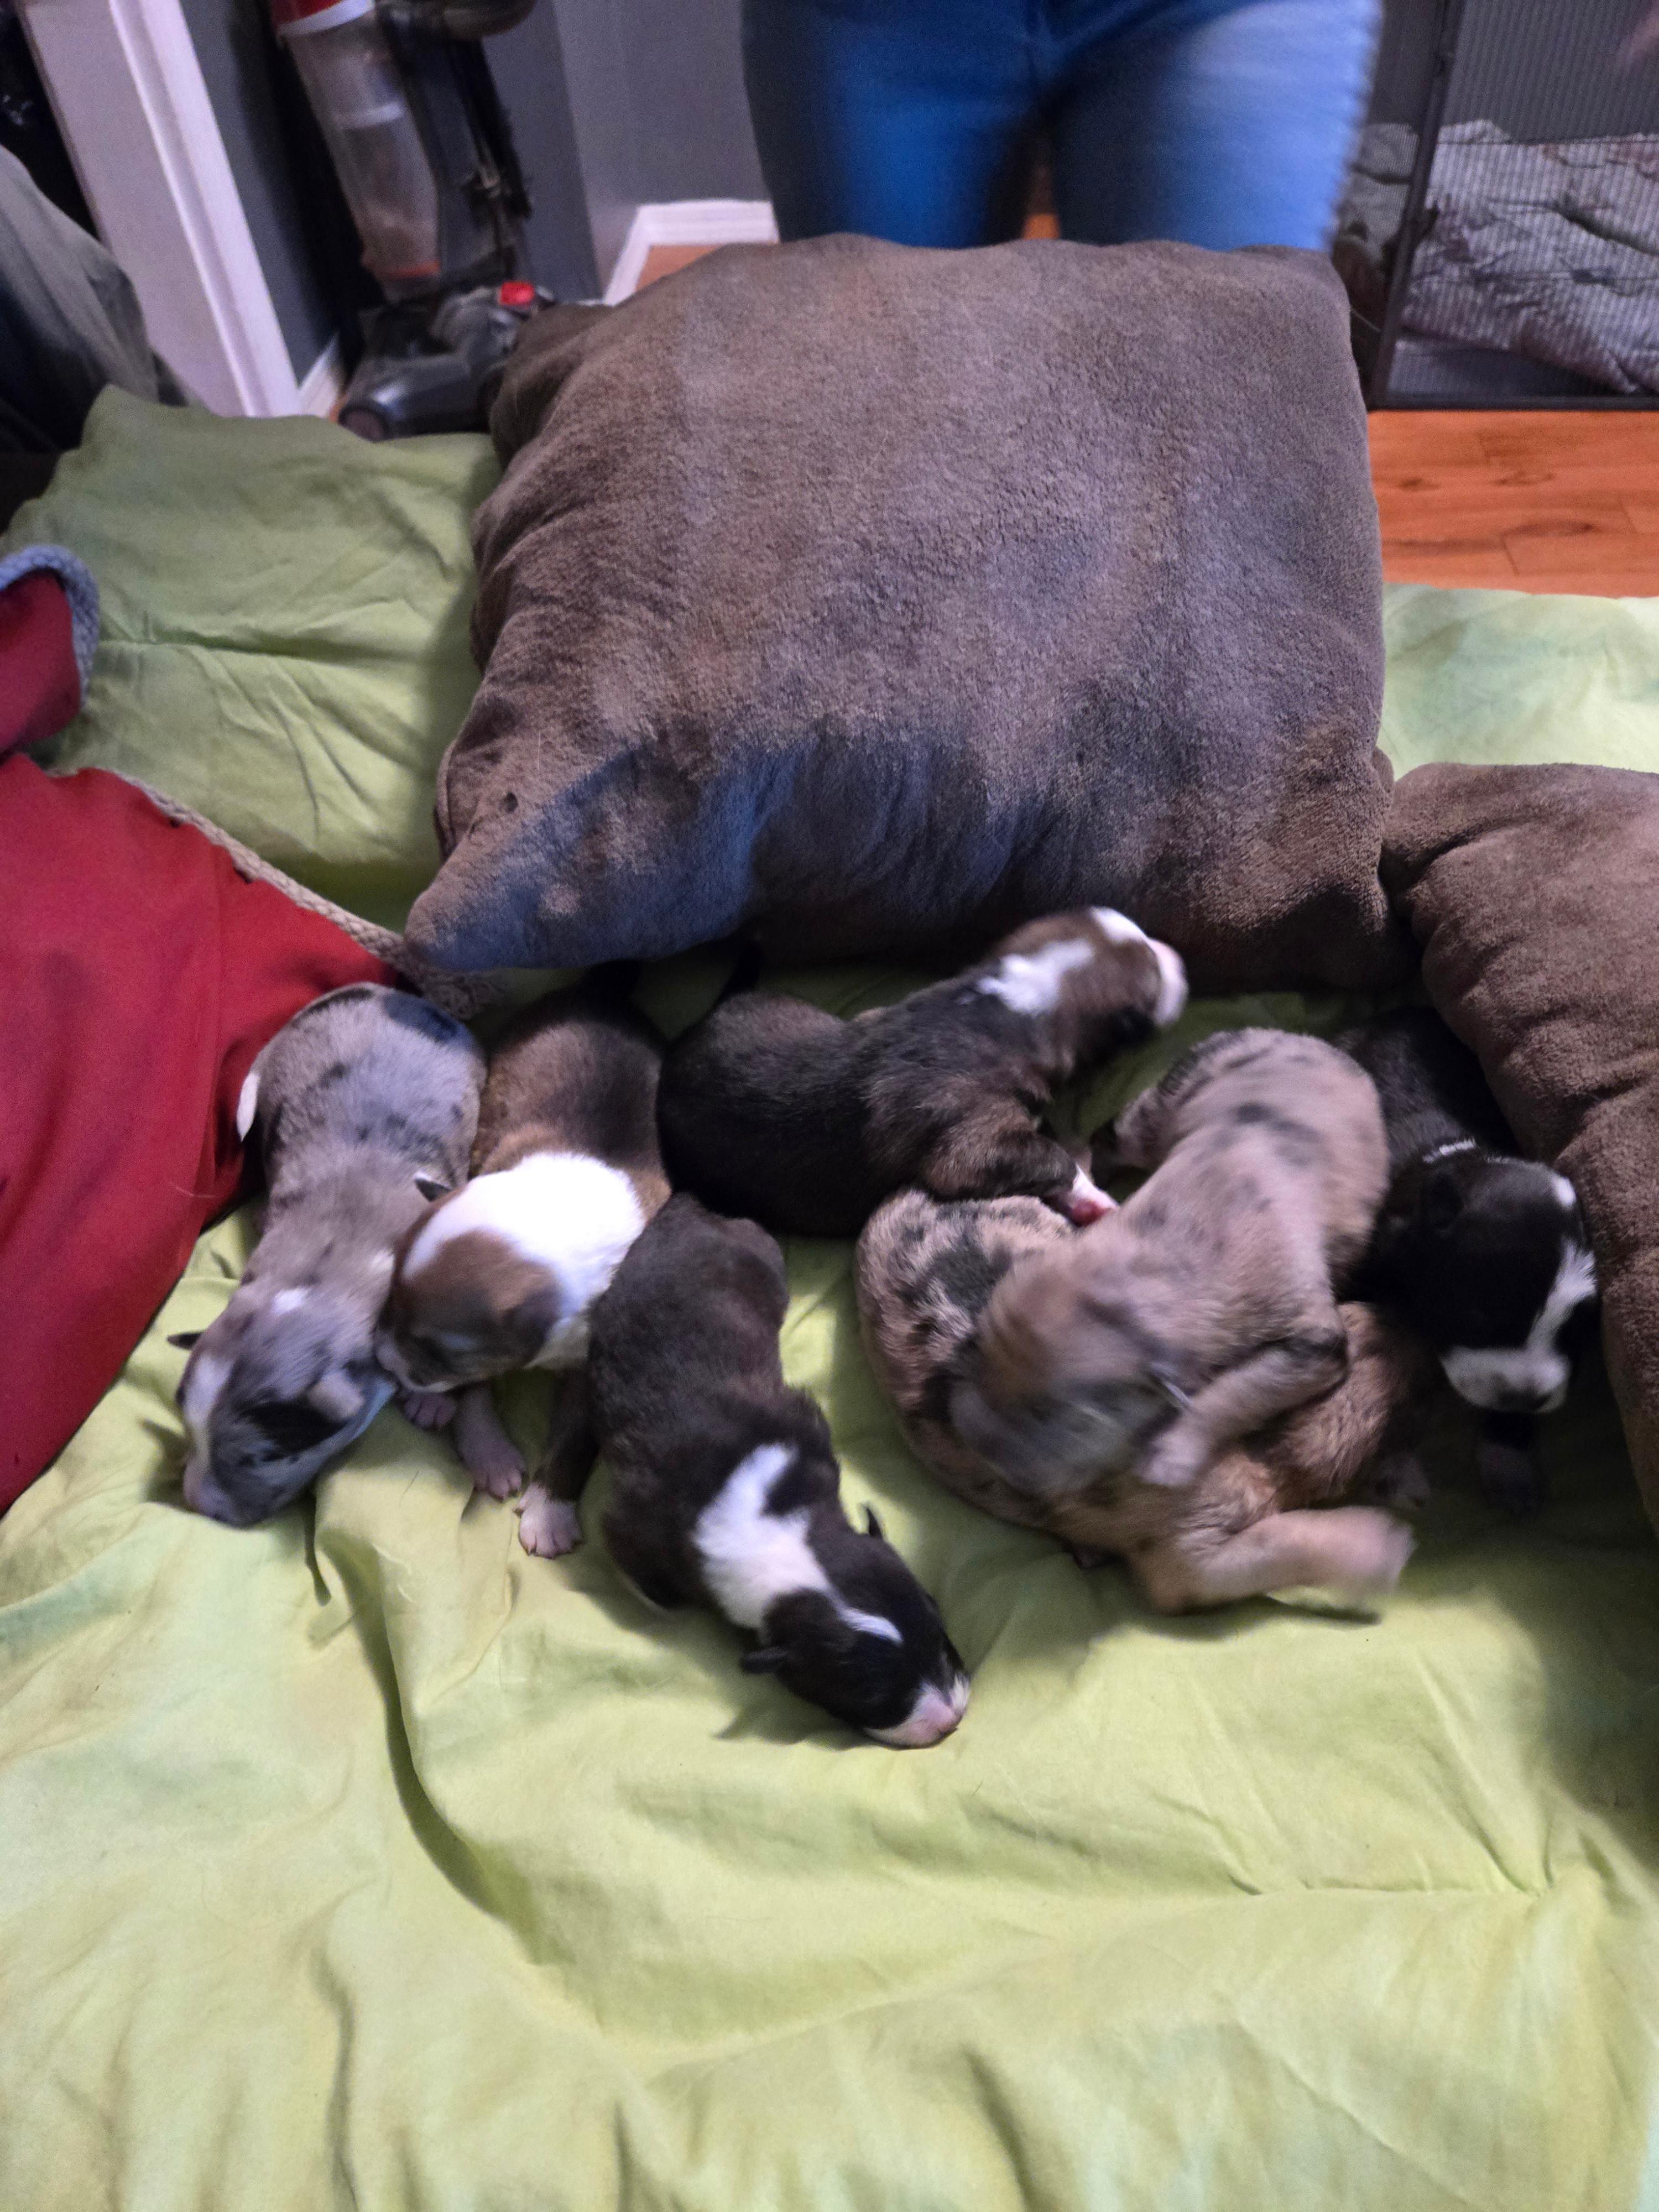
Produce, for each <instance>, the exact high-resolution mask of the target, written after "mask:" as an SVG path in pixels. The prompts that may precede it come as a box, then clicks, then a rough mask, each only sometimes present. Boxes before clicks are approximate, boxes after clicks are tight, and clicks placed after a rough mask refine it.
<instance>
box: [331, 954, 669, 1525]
mask: <svg viewBox="0 0 1659 2212" xmlns="http://www.w3.org/2000/svg"><path fill="white" fill-rule="evenodd" d="M661 1060H662V1048H661V1042H660V1040H659V1038H658V1036H657V1035H656V1033H655V1031H654V1030H652V1029H651V1028H650V1026H649V1024H647V1023H646V1022H644V1021H642V1020H641V1018H640V1017H639V1016H638V1015H637V1014H635V1013H634V1012H632V1011H631V1009H630V1008H629V1007H628V1006H626V1005H625V1004H624V1003H623V999H622V996H621V994H620V993H619V991H618V990H617V988H616V987H615V985H614V983H613V982H612V981H611V980H610V979H608V978H604V977H601V978H599V979H592V978H590V979H589V980H588V981H585V982H583V983H580V984H578V985H576V986H575V987H574V988H573V989H569V990H562V991H554V992H550V993H549V994H548V995H547V996H546V997H545V998H543V999H538V1000H537V1001H536V1003H535V1004H534V1005H533V1006H528V1007H526V1010H525V1011H524V1012H523V1013H521V1014H520V1015H519V1016H518V1017H517V1018H515V1019H514V1020H513V1021H512V1022H511V1023H509V1024H508V1025H507V1028H506V1029H505V1030H503V1031H502V1033H501V1037H500V1039H499V1041H498V1042H497V1043H496V1045H495V1049H494V1051H493V1052H492V1053H491V1054H490V1056H489V1073H488V1074H487V1075H486V1077H485V1079H484V1088H483V1102H482V1103H481V1105H480V1108H479V1113H478V1134H477V1143H476V1144H475V1145H474V1146H473V1152H472V1179H471V1182H468V1183H466V1184H465V1186H464V1187H463V1188H461V1189H460V1190H458V1191H456V1192H455V1193H454V1194H453V1196H451V1197H448V1198H445V1199H442V1200H440V1201H439V1202H438V1204H436V1205H435V1206H433V1207H431V1208H430V1210H429V1211H428V1212H427V1213H426V1214H425V1215H424V1216H423V1217H422V1218H421V1219H420V1220H419V1221H418V1222H416V1225H414V1227H413V1228H412V1229H411V1230H410V1232H409V1234H408V1236H407V1237H405V1238H404V1242H403V1244H402V1246H401V1247H400V1249H399V1251H398V1262H397V1267H396V1271H395V1273H394V1274H393V1277H392V1291H391V1296H390V1297H389V1298H388V1299H387V1302H386V1314H385V1316H384V1320H383V1322H382V1326H381V1330H380V1339H379V1341H378V1343H377V1345H376V1347H375V1348H376V1351H377V1353H378V1355H379V1357H380V1360H381V1362H382V1364H384V1366H385V1367H386V1370H387V1371H388V1372H389V1373H390V1374H391V1375H392V1376H395V1377H396V1379H397V1380H398V1382H399V1383H402V1384H404V1386H405V1387H406V1388H407V1389H411V1390H416V1391H435V1392H444V1391H460V1392H462V1393H463V1394H464V1395H462V1397H461V1399H460V1401H459V1404H458V1407H457V1411H456V1417H455V1429H454V1434H455V1441H456V1446H457V1449H458V1450H459V1453H460V1455H461V1459H462V1462H463V1463H464V1464H465V1467H466V1468H467V1470H468V1472H469V1473H470V1474H471V1476H472V1478H473V1480H474V1482H475V1484H476V1485H477V1487H478V1488H479V1489H481V1490H487V1491H488V1492H489V1493H490V1495H491V1496H492V1497H495V1498H509V1497H511V1496H512V1495H513V1493H514V1492H516V1491H517V1490H518V1489H519V1487H520V1484H521V1483H522V1481H523V1480H524V1472H525V1470H524V1462H523V1461H522V1460H521V1459H520V1455H519V1453H518V1450H517V1448H516V1447H515V1446H514V1445H513V1442H512V1440H511V1438H510V1437H508V1436H507V1432H506V1431H505V1430H504V1429H503V1428H502V1427H501V1423H500V1420H499V1419H498V1418H497V1416H496V1414H495V1406H494V1401H493V1400H492V1398H491V1396H490V1393H489V1378H490V1377H491V1376H496V1375H505V1374H507V1373H508V1372H509V1371H511V1370H515V1369H518V1368H521V1367H538V1368H550V1369H556V1370H574V1371H573V1372H572V1373H571V1375H570V1379H569V1382H568V1384H567V1386H566V1388H565V1389H564V1391H563V1393H562V1395H561V1397H560V1400H559V1401H558V1403H557V1405H556V1408H555V1413H554V1421H553V1427H552V1430H551V1431H550V1437H549V1442H548V1454H547V1465H546V1467H544V1470H543V1476H544V1477H545V1476H546V1475H547V1474H548V1473H549V1471H550V1470H551V1471H552V1473H553V1478H554V1480H553V1483H552V1485H551V1486H547V1485H546V1484H545V1483H544V1486H543V1488H541V1489H540V1490H538V1493H537V1495H536V1497H535V1499H534V1501H533V1504H534V1508H535V1510H533V1511H531V1512H527V1513H526V1516H525V1518H524V1520H523V1521H522V1522H521V1524H520V1536H521V1539H522V1541H523V1542H524V1545H525V1547H526V1550H528V1551H533V1552H539V1553H545V1554H547V1555H548V1556H554V1555H556V1553H560V1552H566V1551H569V1550H570V1549H571V1548H572V1547H574V1545H575V1544H577V1543H578V1542H580V1526H579V1524H578V1522H577V1520H576V1514H575V1509H574V1504H572V1503H570V1502H569V1484H570V1481H571V1480H572V1478H571V1476H570V1475H569V1474H568V1473H567V1472H566V1468H567V1463H569V1464H571V1465H574V1467H575V1468H579V1469H580V1474H581V1475H584V1476H585V1474H586V1468H587V1464H588V1462H589V1461H591V1458H592V1443H591V1439H590V1437H589V1436H588V1432H587V1425H586V1410H585V1404H584V1392H583V1388H582V1383H581V1376H580V1367H581V1364H582V1362H583V1360H584V1358H586V1352H587V1318H588V1314H589V1311H590V1310H591V1308H592V1304H593V1302H594V1300H595V1299H596V1298H597V1297H599V1294H600V1292H601V1291H603V1290H604V1289H605V1286H606V1285H607V1284H608V1283H609V1282H610V1280H611V1277H612V1275H614V1274H615V1273H616V1272H617V1265H618V1263H619V1262H620V1261H621V1259H622V1256H623V1253H624V1252H626V1251H627V1249H628V1248H629V1245H630V1244H631V1243H633V1242H634V1239H635V1237H637V1236H638V1235H639V1233H640V1231H641V1229H643V1228H644V1226H645V1225H646V1223H647V1221H648V1220H649V1219H650V1218H651V1216H652V1215H653V1213H654V1212H656V1211H657V1209H658V1208H659V1206H661V1205H662V1204H663V1203H664V1201H665V1199H666V1198H667V1196H668V1184H667V1182H666V1180H665V1177H664V1175H663V1171H662V1163H661V1159H660V1157H659V1152H658V1150H657V1119H656V1109H657V1074H658V1070H659V1067H660V1066H661ZM578 1486H579V1485H578Z"/></svg>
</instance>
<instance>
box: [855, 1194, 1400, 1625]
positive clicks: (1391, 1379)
mask: <svg viewBox="0 0 1659 2212" xmlns="http://www.w3.org/2000/svg"><path fill="white" fill-rule="evenodd" d="M1077 1241H1078V1240H1077V1237H1076V1232H1075V1231H1072V1230H1068V1229H1067V1228H1066V1226H1065V1225H1064V1224H1062V1223H1061V1222H1060V1221H1059V1220H1058V1219H1057V1218H1056V1217H1055V1216H1054V1214H1052V1213H1050V1212H1048V1210H1047V1209H1046V1208H1044V1207H1043V1206H1039V1205H1038V1204H1036V1201H1035V1200H1030V1199H1024V1198H1004V1199H990V1200H979V1201H972V1200H970V1201H967V1202H959V1203H957V1204H955V1205H940V1204H939V1202H938V1201H937V1200H933V1199H931V1198H929V1197H928V1196H927V1194H926V1193H924V1192H921V1191H902V1192H901V1193H900V1194H899V1195H898V1196H897V1197H896V1198H893V1199H890V1200H888V1202H887V1203H886V1205H884V1206H882V1207H880V1208H879V1209H878V1212H876V1213H875V1214H874V1215H873V1216H872V1219H871V1221H870V1223H869V1225H868V1226H867V1227H866V1230H865V1232H864V1235H863V1237H861V1238H860V1242H859V1253H858V1294H859V1315H860V1322H861V1325H862V1328H863V1334H864V1342H865V1347H866V1351H867V1352H868V1354H869V1357H870V1361H871V1364H872V1367H873V1368H874V1370H875V1372H876V1375H877V1376H878V1380H879V1381H880V1383H881V1385H882V1388H883V1389H884V1390H885V1392H886V1394H887V1395H888V1397H889V1398H890V1400H891V1401H892V1402H893V1405H894V1407H896V1411H897V1413H898V1415H899V1419H900V1422H901V1424H902V1427H903V1430H904V1433H905V1437H906V1439H907V1441H908V1443H909V1445H910V1448H911V1449H912V1450H913V1451H914V1452H915V1455H916V1456H917V1458H918V1459H920V1460H921V1462H922V1463H923V1465H924V1466H926V1467H928V1468H932V1470H933V1473H934V1474H936V1475H938V1476H939V1480H941V1481H942V1482H943V1483H944V1484H945V1487H946V1488H947V1489H950V1490H952V1491H954V1492H956V1493H957V1496H958V1497H961V1498H966V1499H967V1500H968V1502H969V1504H973V1505H977V1506H979V1507H981V1509H982V1510H984V1511H986V1512H987V1513H992V1514H994V1515H995V1516H997V1517H998V1518H999V1519H1000V1520H1004V1521H1012V1522H1015V1523H1016V1524H1018V1526H1019V1527H1021V1528H1036V1529H1040V1530H1041V1531H1042V1533H1043V1534H1048V1535H1053V1536H1056V1537H1058V1538H1059V1539H1060V1541H1061V1542H1062V1543H1064V1544H1065V1545H1066V1547H1067V1548H1068V1549H1069V1550H1070V1551H1071V1552H1072V1553H1073V1555H1074V1556H1075V1557H1076V1558H1077V1559H1079V1561H1080V1563H1081V1564H1083V1565H1092V1564H1094V1562H1095V1560H1096V1559H1097V1558H1098V1557H1099V1556H1101V1555H1103V1554H1104V1553H1118V1554H1121V1556H1122V1557H1123V1558H1124V1559H1127V1562H1128V1564H1129V1565H1130V1567H1131V1568H1132V1570H1133V1572H1134V1574H1135V1577H1136V1578H1137V1580H1138V1581H1139V1583H1140V1585H1141V1588H1142V1589H1143V1590H1144V1591H1145V1593H1146V1596H1147V1598H1148V1599H1149V1601H1151V1602H1152V1604H1153V1605H1154V1606H1156V1607H1158V1609H1159V1611H1160V1612H1165V1613H1181V1612H1186V1611H1188V1610H1190V1609H1192V1608H1194V1607H1202V1606H1211V1605H1224V1604H1227V1603H1230V1602H1231V1601H1233V1600H1235V1599H1237V1598H1243V1597H1249V1596H1254V1595H1260V1594H1263V1593H1266V1592H1267V1591H1270V1590H1285V1589H1297V1588H1302V1587H1310V1588H1320V1589H1324V1590H1326V1591H1328V1592H1329V1593H1330V1594H1331V1595H1334V1596H1335V1597H1337V1598H1339V1599H1340V1600H1341V1601H1343V1602H1345V1603H1356V1602H1364V1601H1365V1600H1366V1599H1368V1598H1370V1597H1372V1596H1375V1595H1378V1594H1380V1593H1381V1592H1382V1591H1383V1590H1385V1589H1389V1588H1390V1587H1392V1585H1393V1583H1394V1582H1395V1580H1396V1578H1397V1577H1398V1575H1399V1572H1400V1570H1401V1566H1402V1565H1404V1564H1405V1560H1406V1558H1407V1554H1408V1553H1409V1551H1410V1549H1411V1539H1410V1536H1409V1534H1407V1530H1406V1529H1405V1528H1403V1527H1402V1526H1401V1523H1400V1522H1397V1521H1395V1520H1394V1519H1392V1518H1391V1517H1390V1516H1389V1515H1388V1514H1386V1513H1381V1512H1376V1511H1375V1510H1370V1509H1369V1508H1367V1507H1366V1506H1363V1505H1343V1506H1340V1507H1337V1508H1336V1510H1324V1511H1314V1510H1309V1509H1310V1508H1314V1507H1333V1506H1335V1504H1336V1501H1337V1500H1339V1499H1341V1498H1351V1497H1353V1496H1356V1495H1358V1496H1362V1497H1368V1498H1372V1499H1380V1500H1386V1501H1387V1502H1389V1503H1396V1502H1397V1503H1416V1502H1418V1501H1419V1499H1420V1498H1421V1497H1422V1496H1423V1495H1424V1492H1425V1484H1424V1481H1423V1479H1422V1475H1421V1471H1420V1468H1419V1466H1418V1464H1417V1461H1416V1448H1417V1445H1418V1443H1419V1440H1420V1437H1421V1434H1422V1431H1423V1429H1424V1427H1425V1423H1426V1420H1427V1418H1428V1414H1429V1413H1430V1411H1431V1408H1432V1406H1433V1402H1434V1399H1435V1395H1436V1389H1437V1382H1438V1377H1437V1370H1436V1367H1435V1363H1434V1359H1433V1356H1432V1354H1431V1353H1430V1352H1428V1351H1427V1349H1426V1348H1425V1346H1422V1345H1421V1344H1420V1343H1419V1340H1417V1339H1416V1338H1415V1337H1414V1336H1413V1335H1412V1334H1410V1333H1409V1332H1408V1331H1407V1330H1404V1329H1401V1328H1397V1327H1395V1326H1394V1325H1393V1324H1392V1323H1390V1322H1387V1321H1386V1320H1385V1319H1384V1318H1383V1316H1381V1315H1379V1314H1378V1313H1376V1311H1374V1310H1372V1309H1371V1308H1370V1307H1368V1306H1362V1305H1346V1306H1343V1307H1341V1308H1340V1317H1341V1321H1342V1324H1343V1328H1344V1330H1345V1333H1346V1339H1347V1346H1348V1364H1347V1370H1346V1374H1345V1375H1344V1376H1343V1378H1342V1380H1341V1381H1340V1383H1338V1384H1337V1385H1336V1387H1335V1388H1334V1389H1332V1390H1330V1391H1328V1392H1327V1393H1326V1394H1325V1395H1323V1396H1322V1397H1319V1398H1315V1399H1312V1400H1310V1401H1309V1402H1308V1403H1307V1404H1305V1405H1303V1406H1299V1407H1296V1408H1295V1409H1294V1410H1293V1411H1292V1412H1291V1413H1286V1414H1283V1415H1281V1416H1280V1418H1279V1419H1278V1420H1277V1421H1276V1422H1273V1423H1271V1424H1269V1425H1268V1426H1267V1427H1266V1428H1264V1429H1261V1430H1260V1431H1257V1432H1256V1433H1255V1435H1253V1436H1251V1437H1247V1438H1245V1439H1244V1440H1243V1441H1242V1442H1241V1443H1237V1444H1234V1445H1231V1446H1230V1447H1229V1448H1228V1449H1225V1450H1224V1451H1223V1452H1221V1453H1220V1454H1219V1455H1218V1456H1217V1457H1216V1458H1214V1459H1213V1460H1212V1461H1211V1462H1210V1463H1209V1465H1208V1466H1207V1467H1206V1468H1205V1469H1204V1471H1203V1473H1202V1474H1200V1475H1199V1476H1198V1477H1197V1479H1196V1480H1194V1482H1193V1483H1192V1484H1191V1485H1190V1486H1188V1488H1186V1489H1184V1490H1176V1491H1172V1490H1169V1489H1166V1488H1163V1487H1160V1486H1154V1485H1152V1484H1150V1483H1146V1482H1142V1481H1139V1480H1137V1478H1136V1477H1135V1476H1134V1475H1133V1474H1126V1473H1123V1472H1121V1471H1118V1470H1114V1469H1107V1470H1105V1471H1097V1470H1094V1469H1091V1468H1088V1467H1086V1466H1078V1467H1075V1468H1073V1472H1072V1474H1071V1476H1070V1478H1069V1479H1061V1478H1060V1477H1057V1476H1053V1475H1052V1474H1051V1470H1050V1469H1049V1468H1047V1467H1045V1466H1033V1465H1031V1464H1030V1463H1029V1462H1024V1463H1021V1464H1020V1465H1019V1466H1018V1468H1017V1470H1016V1471H1015V1472H1012V1473H1010V1472H1008V1471H1006V1470H1005V1469H1003V1468H999V1467H997V1466H994V1465H993V1464H992V1463H991V1462H989V1461H988V1460H987V1459H986V1458H984V1457H983V1456H982V1455H981V1454H980V1453H979V1452H978V1451H976V1450H975V1449H974V1448H973V1446H972V1445H971V1444H969V1443H968V1442H967V1441H966V1440H965V1439H964V1438H963V1436H962V1434H961V1432H960V1431H958V1429H957V1426H956V1424H955V1421H954V1419H953V1404H954V1401H955V1397H956V1394H957V1389H958V1387H959V1386H960V1385H963V1384H964V1383H970V1382H971V1378H972V1376H973V1375H974V1372H975V1367H976V1364H977V1360H978V1344H977V1334H978V1328H979V1325H980V1322H981V1317H982V1316H983V1314H984V1311H985V1309H986V1306H987V1304H988V1303H989V1301H990V1298H991V1296H992V1294H993V1292H994V1291H995V1290H996V1288H997V1286H998V1285H1000V1283H1001V1282H1002V1281H1003V1279H1004V1278H1005V1277H1006V1276H1008V1275H1009V1274H1010V1273H1011V1271H1012V1270H1015V1269H1017V1268H1018V1267H1020V1266H1022V1265H1024V1264H1029V1263H1031V1262H1033V1261H1036V1263H1038V1264H1041V1262H1042V1259H1043V1258H1044V1257H1045V1256H1046V1255H1052V1254H1054V1253H1056V1252H1057V1251H1060V1249H1063V1248H1070V1247H1072V1246H1073V1245H1074V1244H1075V1243H1076V1242H1077Z"/></svg>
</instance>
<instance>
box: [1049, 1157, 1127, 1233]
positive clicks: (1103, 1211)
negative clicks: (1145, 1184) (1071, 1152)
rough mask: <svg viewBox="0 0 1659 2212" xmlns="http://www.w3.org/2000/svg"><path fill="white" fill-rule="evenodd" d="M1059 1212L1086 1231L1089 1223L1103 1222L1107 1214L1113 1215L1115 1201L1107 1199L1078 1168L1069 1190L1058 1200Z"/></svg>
mask: <svg viewBox="0 0 1659 2212" xmlns="http://www.w3.org/2000/svg"><path fill="white" fill-rule="evenodd" d="M1058 1206H1059V1210H1060V1212H1061V1213H1063V1214H1064V1215H1065V1216H1066V1219H1067V1220H1068V1221H1070V1222H1073V1223H1074V1224H1075V1225H1076V1226H1077V1227H1078V1228H1079V1229H1086V1228H1087V1227H1088V1226H1089V1224H1090V1223H1091V1221H1101V1220H1103V1219H1104V1218H1105V1217H1106V1215H1107V1214H1109V1213H1115V1212H1116V1211H1117V1200H1115V1198H1112V1197H1109V1195H1108V1194H1107V1193H1106V1192H1105V1191H1103V1190H1102V1188H1100V1186H1099V1184H1098V1183H1097V1182H1095V1180H1094V1179H1093V1177H1092V1176H1089V1175H1087V1174H1085V1171H1084V1170H1083V1169H1081V1168H1079V1170H1078V1171H1077V1179H1076V1181H1075V1182H1073V1185H1072V1187H1071V1188H1070V1189H1069V1190H1068V1191H1066V1193H1065V1194H1063V1195H1062V1196H1061V1197H1060V1200H1058Z"/></svg>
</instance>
